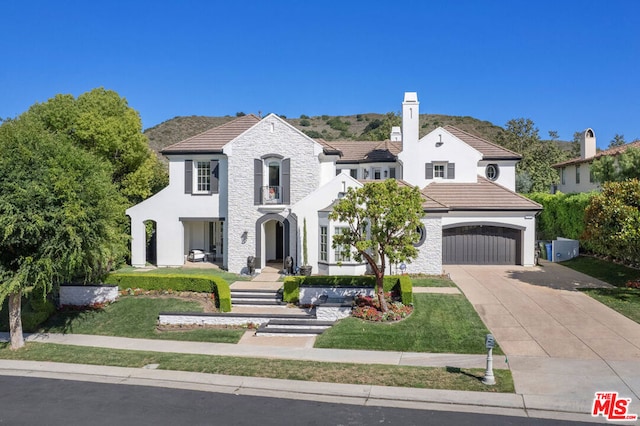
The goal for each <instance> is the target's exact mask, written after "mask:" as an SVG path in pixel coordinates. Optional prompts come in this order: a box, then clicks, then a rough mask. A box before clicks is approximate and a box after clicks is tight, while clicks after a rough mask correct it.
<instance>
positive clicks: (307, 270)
mask: <svg viewBox="0 0 640 426" xmlns="http://www.w3.org/2000/svg"><path fill="white" fill-rule="evenodd" d="M312 269H313V266H311V265H304V266H301V267H300V275H304V276H305V277H309V276H311V270H312Z"/></svg>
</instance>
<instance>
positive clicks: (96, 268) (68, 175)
mask: <svg viewBox="0 0 640 426" xmlns="http://www.w3.org/2000/svg"><path fill="white" fill-rule="evenodd" d="M63 112H64V111H63ZM61 118H63V117H62V115H61ZM0 152H1V153H2V155H0V303H2V301H4V300H5V299H6V298H9V324H10V333H11V347H12V348H14V349H17V348H19V347H21V346H23V345H24V340H23V337H22V323H21V319H20V314H21V298H22V295H23V294H25V293H29V292H31V291H33V290H38V292H37V293H38V294H42V295H46V294H47V293H48V292H49V291H50V290H51V288H52V286H56V285H58V284H60V283H62V282H67V281H71V280H91V279H94V278H96V277H98V276H100V275H101V274H103V273H104V272H105V271H106V270H108V269H109V267H110V264H111V263H112V262H113V261H115V260H116V259H119V258H121V257H122V256H123V255H124V253H125V252H126V243H127V235H126V234H125V233H123V232H122V231H123V229H124V227H123V226H122V225H123V222H124V219H125V215H124V210H125V207H126V205H127V202H126V199H125V198H124V197H123V196H122V195H121V194H120V192H119V191H118V189H117V188H116V186H115V184H114V183H112V179H111V178H112V175H113V167H112V166H111V165H110V163H108V162H105V161H104V160H102V159H100V158H98V157H97V156H96V155H94V154H92V153H89V152H87V151H86V150H84V149H82V148H80V147H78V146H77V145H75V144H74V143H72V141H71V140H70V139H69V138H68V137H67V135H64V134H60V133H57V132H51V131H50V129H47V128H45V126H44V125H43V123H42V121H41V120H40V118H39V117H37V116H36V115H35V114H33V113H30V112H27V113H25V114H23V115H22V116H20V117H18V118H17V119H15V120H8V121H5V122H4V123H3V124H2V126H0Z"/></svg>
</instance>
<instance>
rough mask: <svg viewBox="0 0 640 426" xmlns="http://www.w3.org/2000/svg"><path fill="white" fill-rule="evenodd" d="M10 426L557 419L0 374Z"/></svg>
mask: <svg viewBox="0 0 640 426" xmlns="http://www.w3.org/2000/svg"><path fill="white" fill-rule="evenodd" d="M0 423H1V424H7V425H32V424H47V425H80V424H91V425H114V424H117V425H134V424H135V425H147V424H148V425H164V424H171V425H217V424H220V425H223V424H224V425H256V424H259V425H264V426H269V425H274V426H275V425H278V426H281V425H284V424H291V425H294V424H295V425H370V424H388V425H428V424H434V425H435V424H455V425H534V424H535V425H545V424H547V425H551V424H553V425H558V424H575V423H570V422H560V421H557V420H549V421H547V420H542V419H532V418H523V417H505V416H494V415H484V414H468V413H454V412H445V411H427V410H412V409H399V408H384V407H362V406H357V405H348V404H329V403H320V402H313V401H302V400H290V399H276V398H266V397H249V396H238V395H230V394H221V393H210V392H199V391H192V390H181V389H168V388H159V387H146V386H132V385H115V384H104V383H91V382H78V381H67V380H55V379H41V378H32V377H13V376H0Z"/></svg>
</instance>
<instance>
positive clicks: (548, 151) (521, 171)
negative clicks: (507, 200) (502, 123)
mask: <svg viewBox="0 0 640 426" xmlns="http://www.w3.org/2000/svg"><path fill="white" fill-rule="evenodd" d="M498 143H499V144H500V145H502V146H504V147H505V148H507V149H510V150H512V151H515V152H517V153H519V154H520V155H522V160H520V162H519V163H518V166H517V167H516V190H517V191H518V192H523V193H529V192H548V191H549V189H550V188H551V186H552V185H553V184H556V183H558V172H557V171H556V170H555V169H554V168H553V167H552V165H553V164H555V163H558V162H561V161H564V160H565V159H567V158H568V156H569V154H568V153H567V152H566V151H563V150H561V149H560V148H559V147H558V145H557V144H556V143H555V142H554V141H553V140H548V141H543V140H541V139H540V135H539V132H538V128H537V127H536V126H535V124H534V122H533V121H531V120H530V119H528V118H517V119H513V120H509V121H508V122H507V124H506V129H505V131H504V132H503V133H501V134H500V135H499V136H498Z"/></svg>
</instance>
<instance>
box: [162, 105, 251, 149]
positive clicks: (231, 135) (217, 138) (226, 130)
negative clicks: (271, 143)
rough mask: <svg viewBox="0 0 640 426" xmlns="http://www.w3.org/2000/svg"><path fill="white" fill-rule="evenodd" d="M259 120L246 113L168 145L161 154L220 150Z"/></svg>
mask: <svg viewBox="0 0 640 426" xmlns="http://www.w3.org/2000/svg"><path fill="white" fill-rule="evenodd" d="M259 122H260V119H259V118H258V117H256V116H255V115H253V114H248V115H245V116H242V117H239V118H236V119H235V120H233V121H229V122H228V123H225V124H223V125H221V126H218V127H214V128H211V129H209V130H206V131H204V132H202V133H200V134H197V135H195V136H192V137H190V138H187V139H185V140H183V141H181V142H178V143H175V144H173V145H169V146H168V147H166V148H164V149H163V150H162V151H160V152H161V153H162V154H184V153H194V154H197V153H209V152H222V148H223V147H224V145H226V144H227V143H229V142H230V141H232V140H233V139H235V138H237V137H238V136H240V135H241V134H242V133H244V132H246V131H247V130H249V129H250V128H251V127H253V126H255V125H256V124H257V123H259Z"/></svg>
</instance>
